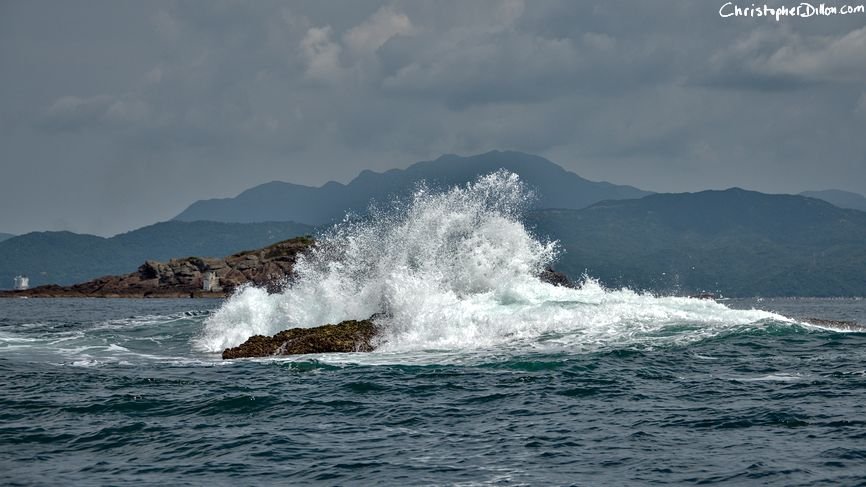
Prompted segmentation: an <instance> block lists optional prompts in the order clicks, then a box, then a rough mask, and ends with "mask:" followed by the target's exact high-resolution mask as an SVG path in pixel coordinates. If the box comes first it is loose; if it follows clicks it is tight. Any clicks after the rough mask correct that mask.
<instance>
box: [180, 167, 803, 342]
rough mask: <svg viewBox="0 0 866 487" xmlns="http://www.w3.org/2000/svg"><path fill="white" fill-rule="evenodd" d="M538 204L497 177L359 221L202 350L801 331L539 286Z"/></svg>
mask: <svg viewBox="0 0 866 487" xmlns="http://www.w3.org/2000/svg"><path fill="white" fill-rule="evenodd" d="M529 198H530V195H529V194H528V193H527V191H526V190H525V188H524V187H523V185H522V183H521V182H520V180H519V178H518V177H517V176H516V175H514V174H511V173H507V172H505V171H499V172H496V173H493V174H490V175H487V176H483V177H481V178H479V179H478V180H477V181H476V182H474V183H472V184H469V185H467V186H464V187H457V188H452V189H451V190H449V191H446V192H442V193H434V192H431V191H429V190H427V189H426V188H424V187H421V188H419V189H418V190H417V191H416V193H415V194H414V196H413V198H412V200H411V201H410V202H409V203H408V204H406V205H404V206H402V207H398V208H396V209H394V210H393V211H381V210H374V211H373V212H372V213H373V215H374V217H373V218H370V219H367V220H364V221H353V220H348V219H347V220H346V221H345V222H343V223H342V224H340V225H337V226H335V227H334V228H333V229H332V230H331V231H330V232H329V233H328V234H327V235H325V236H324V237H323V238H320V239H319V244H318V246H317V247H316V249H315V250H314V251H312V252H311V253H310V254H309V255H307V256H303V257H301V258H300V259H299V260H298V263H297V264H296V266H295V271H296V274H297V278H296V280H295V281H294V282H293V283H292V284H291V285H290V286H289V287H288V288H287V289H286V290H285V291H284V292H282V293H280V294H272V295H269V294H268V293H267V292H266V291H265V290H263V289H258V288H254V287H246V288H244V289H242V290H240V292H238V293H237V294H235V295H234V296H232V297H231V298H230V299H229V300H228V301H227V302H226V303H224V304H223V306H222V307H221V308H220V309H219V310H217V311H216V312H215V313H213V314H211V315H210V316H209V317H208V319H207V320H206V321H205V326H204V329H203V330H202V333H201V334H200V336H198V337H196V339H195V340H194V346H195V347H196V348H197V349H198V350H201V351H207V352H219V351H222V350H223V349H225V348H227V347H232V346H236V345H238V344H240V343H242V342H243V341H245V340H246V339H247V338H249V337H250V336H252V335H256V334H262V335H271V334H274V333H276V332H278V331H280V330H283V329H286V328H292V327H312V326H318V325H321V324H324V323H337V322H339V321H342V320H346V319H361V318H366V317H369V316H371V315H373V314H374V313H379V312H384V313H385V315H384V316H383V317H380V318H377V323H378V324H379V325H381V326H382V327H383V328H384V329H385V333H384V339H383V341H382V343H381V344H380V347H379V350H378V351H379V352H383V353H404V352H413V351H422V350H473V349H479V348H492V347H500V346H504V345H505V346H507V345H516V346H522V347H542V348H549V349H557V348H563V349H593V348H595V347H597V346H599V345H604V344H615V343H620V342H622V343H632V342H643V343H649V344H653V343H655V342H664V343H678V342H687V341H691V340H697V339H701V338H705V337H708V336H712V335H715V334H718V333H720V332H721V331H723V330H725V329H728V328H730V327H735V326H743V325H747V324H751V323H756V322H759V321H762V320H774V321H789V320H787V319H786V318H784V317H782V316H779V315H776V314H773V313H769V312H765V311H757V310H751V311H738V310H732V309H730V308H727V307H726V306H724V305H722V304H719V303H716V302H713V301H709V300H698V299H690V298H678V297H654V296H651V295H645V294H638V293H635V292H632V291H629V290H615V291H611V290H606V289H604V288H602V286H600V285H599V284H598V283H597V282H595V281H593V280H591V279H587V280H585V281H584V282H583V284H582V285H581V286H579V287H578V288H576V289H570V288H564V287H556V286H553V285H550V284H546V283H543V282H541V281H540V280H539V279H538V278H537V277H536V276H537V275H538V273H539V272H540V271H541V270H542V269H544V267H545V266H547V265H549V264H550V263H552V262H553V261H554V260H555V258H556V256H557V253H558V248H557V245H556V243H551V242H542V241H540V240H539V239H537V238H535V237H534V236H533V235H532V234H531V233H530V232H529V231H528V230H527V228H526V227H525V226H524V225H523V224H522V223H521V221H520V219H519V216H520V214H521V211H522V210H523V209H524V207H525V204H526V203H527V201H528V200H529Z"/></svg>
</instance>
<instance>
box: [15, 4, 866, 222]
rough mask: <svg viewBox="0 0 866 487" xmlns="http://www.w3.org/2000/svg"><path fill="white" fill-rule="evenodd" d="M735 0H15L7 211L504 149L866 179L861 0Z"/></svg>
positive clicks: (778, 188)
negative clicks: (777, 6)
mask: <svg viewBox="0 0 866 487" xmlns="http://www.w3.org/2000/svg"><path fill="white" fill-rule="evenodd" d="M723 3H724V2H723V1H717V2H716V1H693V0H683V1H653V2H637V1H622V2H620V1H612V0H602V1H598V2H595V3H592V2H574V1H570V0H565V1H561V2H559V1H532V2H525V3H524V2H522V1H490V2H485V1H475V0H473V1H454V2H444V1H436V2H434V1H423V0H416V1H408V2H399V1H389V2H381V1H328V0H314V1H310V2H299V1H292V2H268V1H261V0H260V1H256V2H235V1H195V2H192V1H188V2H160V1H148V2H141V1H135V2H133V1H129V2H125V1H117V0H109V1H104V2H100V1H93V0H88V1H86V2H85V1H80V2H67V1H54V2H42V1H33V0H21V1H3V2H0V232H10V233H23V232H27V231H32V230H49V229H50V230H58V229H66V230H72V231H77V232H88V233H95V234H101V235H111V234H114V233H118V232H122V231H126V230H130V229H133V228H137V227H140V226H143V225H147V224H150V223H154V222H156V221H161V220H167V219H170V218H172V217H173V216H175V215H176V214H177V213H179V212H180V211H181V210H183V209H184V208H185V207H186V206H187V205H189V204H190V203H192V202H193V201H195V200H197V199H201V198H212V197H225V196H234V195H236V194H237V193H239V192H240V191H242V190H244V189H246V188H249V187H251V186H254V185H256V184H260V183H263V182H267V181H271V180H275V179H276V180H284V181H291V182H296V183H301V184H309V185H321V184H323V183H325V182H327V181H328V180H336V181H341V182H348V181H349V180H350V179H352V178H353V177H354V176H355V175H356V174H357V173H358V172H359V171H360V170H361V169H365V168H370V169H373V170H385V169H389V168H394V167H406V166H408V165H410V164H411V163H413V162H417V161H419V160H427V159H432V158H436V157H438V156H439V155H441V154H443V153H456V154H463V155H469V154H475V153H480V152H486V151H488V150H491V149H514V150H520V151H525V152H530V153H535V154H539V155H542V156H545V157H547V158H549V159H551V160H553V161H554V162H556V163H558V164H560V165H562V166H564V167H565V168H567V169H569V170H572V171H574V172H576V173H578V174H580V175H581V176H583V177H586V178H589V179H594V180H607V181H611V182H615V183H623V184H631V185H634V186H637V187H640V188H643V189H649V190H654V191H697V190H702V189H708V188H726V187H730V186H740V187H745V188H749V189H756V190H761V191H767V192H799V191H802V190H806V189H826V188H839V189H845V190H850V191H856V192H860V193H866V14H859V15H849V16H833V17H821V18H817V17H812V18H805V19H802V18H797V19H795V18H783V19H781V21H779V22H776V21H775V20H772V19H767V18H742V17H741V18H721V17H720V15H719V8H720V7H721V6H722V4H723ZM751 3H752V2H743V3H742V5H751ZM816 3H817V2H816ZM794 4H796V2H788V3H787V5H794ZM829 4H831V5H832V4H833V3H832V2H830V3H829ZM771 5H772V4H771Z"/></svg>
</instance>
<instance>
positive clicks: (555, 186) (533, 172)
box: [175, 151, 651, 225]
mask: <svg viewBox="0 0 866 487" xmlns="http://www.w3.org/2000/svg"><path fill="white" fill-rule="evenodd" d="M500 168H504V169H507V170H509V171H511V172H514V173H517V174H519V175H520V177H521V179H522V180H523V181H524V183H526V184H527V186H529V187H530V188H531V189H533V190H534V191H535V193H536V195H537V199H536V200H535V202H534V206H535V207H536V208H573V209H577V208H584V207H586V206H589V205H591V204H593V203H597V202H599V201H603V200H611V199H625V198H640V197H642V196H646V195H648V194H651V193H650V192H648V191H643V190H640V189H637V188H634V187H632V186H618V185H615V184H611V183H606V182H594V181H589V180H587V179H584V178H582V177H580V176H578V175H577V174H574V173H573V172H569V171H566V170H565V169H563V168H562V167H560V166H558V165H556V164H554V163H553V162H550V161H549V160H547V159H545V158H543V157H539V156H534V155H530V154H524V153H522V152H513V151H504V152H502V151H492V152H487V153H485V154H479V155H476V156H469V157H461V156H456V155H444V156H442V157H440V158H438V159H436V160H435V161H424V162H418V163H416V164H413V165H411V166H409V167H408V168H407V169H391V170H389V171H385V172H382V173H377V172H373V171H362V172H361V173H360V174H359V175H358V176H357V177H356V178H355V179H353V180H352V181H351V182H350V183H348V184H345V185H344V184H340V183H337V182H333V181H332V182H329V183H327V184H325V185H323V186H321V187H318V188H314V187H310V186H301V185H298V184H291V183H284V182H280V181H273V182H270V183H266V184H262V185H259V186H256V187H254V188H251V189H248V190H246V191H244V192H243V193H241V194H239V195H238V196H236V197H234V198H223V199H211V200H202V201H197V202H195V203H193V204H192V205H190V207H189V208H187V209H186V210H184V211H183V212H181V213H180V214H179V215H178V216H176V217H175V220H180V221H196V220H211V221H224V222H245V223H246V222H258V221H295V222H301V223H306V224H309V225H323V224H327V223H331V222H334V221H337V220H340V219H341V218H343V216H344V215H345V214H346V212H347V211H351V212H354V213H357V214H360V213H364V212H365V210H366V209H367V207H368V205H369V204H370V200H371V199H374V200H375V199H380V200H381V199H383V198H388V197H392V196H396V197H400V196H405V195H406V194H408V193H409V192H411V191H412V190H413V189H414V188H415V186H416V185H417V184H418V183H420V182H421V181H424V182H425V183H426V184H427V185H428V187H430V188H431V189H437V188H445V187H450V186H454V185H463V184H466V183H467V182H469V181H472V180H474V179H475V178H477V177H478V176H480V175H483V174H488V173H491V172H493V171H496V170H497V169H500Z"/></svg>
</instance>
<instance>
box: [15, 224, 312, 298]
mask: <svg viewBox="0 0 866 487" xmlns="http://www.w3.org/2000/svg"><path fill="white" fill-rule="evenodd" d="M313 243H314V242H313V239H312V238H310V237H298V238H293V239H290V240H284V241H282V242H278V243H275V244H273V245H270V246H268V247H265V248H262V249H258V250H248V251H244V252H238V253H236V254H233V255H230V256H228V257H224V258H222V259H213V258H201V257H187V258H183V259H172V260H170V261H168V262H157V261H153V260H148V261H146V262H145V263H144V264H142V265H141V266H139V268H138V269H137V270H136V272H133V273H131V274H125V275H121V276H105V277H100V278H97V279H94V280H92V281H87V282H83V283H80V284H75V285H72V286H57V285H53V284H49V285H46V286H39V287H35V288H33V289H28V290H25V291H0V297H124V298H150V297H153V298H157V297H159V298H177V297H224V296H226V295H228V294H230V293H231V292H232V291H234V290H235V289H237V287H238V286H241V285H243V284H247V283H251V284H253V285H256V286H263V287H266V288H267V289H268V291H270V292H277V291H279V290H280V289H281V286H282V283H283V282H284V281H285V279H286V277H287V276H289V275H290V274H291V273H292V270H293V269H294V265H295V262H296V261H297V257H298V255H299V254H301V253H303V252H305V251H307V250H308V249H309V248H310V247H311V246H312V245H313ZM208 272H212V273H214V275H216V277H217V278H218V279H219V289H215V290H210V291H206V290H204V289H203V283H204V276H205V274H206V273H208Z"/></svg>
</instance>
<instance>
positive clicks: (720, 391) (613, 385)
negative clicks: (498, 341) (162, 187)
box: [0, 299, 866, 485]
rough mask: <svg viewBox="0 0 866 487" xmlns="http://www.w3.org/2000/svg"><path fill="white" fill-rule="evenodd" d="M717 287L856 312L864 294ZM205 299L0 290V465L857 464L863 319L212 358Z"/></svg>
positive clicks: (244, 475) (648, 475) (154, 472)
mask: <svg viewBox="0 0 866 487" xmlns="http://www.w3.org/2000/svg"><path fill="white" fill-rule="evenodd" d="M727 304H728V306H730V307H733V308H740V309H750V308H752V307H755V308H759V309H765V310H770V311H775V312H777V313H780V314H782V315H784V316H790V317H795V318H796V317H804V316H818V317H822V318H830V319H847V320H855V321H858V322H860V323H866V301H864V300H769V299H768V300H762V301H755V300H741V301H736V300H735V301H730V302H728V303H727ZM219 305H220V302H218V301H204V300H164V301H161V300H74V299H67V300H49V299H30V300H0V472H2V473H0V475H2V483H3V484H6V485H59V484H69V485H203V484H208V485H259V484H265V485H269V484H278V485H292V484H323V485H363V484H382V485H417V484H444V485H488V484H490V485H645V484H722V485H743V484H752V485H858V484H861V485H863V484H866V415H864V407H866V406H864V405H866V335H864V334H862V333H842V332H838V331H831V330H822V329H818V328H814V327H809V326H804V325H800V324H796V323H788V322H781V321H778V322H777V321H773V320H763V321H761V322H759V323H754V324H749V325H738V326H732V327H730V328H728V329H725V330H723V331H720V332H716V333H713V334H708V335H706V336H702V335H701V336H698V337H697V338H695V339H693V340H654V341H653V340H649V341H648V340H630V339H622V340H612V341H609V342H608V343H606V344H605V343H602V344H601V345H598V346H594V347H591V348H582V347H572V348H569V347H568V346H560V347H553V348H551V347H538V346H534V345H533V343H523V344H522V345H518V346H510V347H507V348H502V347H499V348H496V347H494V348H490V349H488V348H484V347H482V348H473V349H470V350H418V351H414V352H412V353H405V352H401V353H374V354H371V355H363V354H358V355H345V356H334V355H331V356H309V357H297V358H293V359H289V360H286V359H282V360H255V361H251V360H238V361H227V362H224V361H222V360H220V358H219V356H218V355H217V354H212V353H205V352H199V351H196V350H197V349H196V348H195V347H194V341H195V339H196V337H198V336H199V335H200V334H201V333H202V328H203V326H204V321H205V319H206V318H207V316H208V315H209V313H210V312H211V311H213V310H214V309H215V308H216V307H218V306H219ZM699 331H700V330H695V329H694V328H690V327H688V326H680V327H668V328H666V329H665V330H664V331H663V332H656V335H657V336H658V337H661V336H673V335H677V334H681V335H684V336H685V335H689V334H695V333H697V332H699ZM566 343H571V342H568V341H566Z"/></svg>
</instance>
